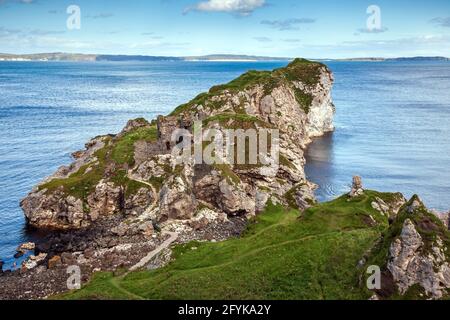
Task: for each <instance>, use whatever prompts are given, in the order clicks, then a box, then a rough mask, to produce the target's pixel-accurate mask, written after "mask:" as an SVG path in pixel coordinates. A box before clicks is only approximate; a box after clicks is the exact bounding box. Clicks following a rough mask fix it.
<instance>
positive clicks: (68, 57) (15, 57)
mask: <svg viewBox="0 0 450 320" xmlns="http://www.w3.org/2000/svg"><path fill="white" fill-rule="evenodd" d="M291 60H293V58H289V57H264V56H250V55H232V54H215V55H205V56H186V57H171V56H145V55H97V54H78V53H63V52H56V53H36V54H7V53H0V61H75V62H76V61H79V62H94V61H116V62H120V61H142V62H145V61H192V62H196V61H207V62H258V61H263V62H264V61H266V62H268V61H286V62H288V61H291ZM311 60H317V61H355V62H383V61H450V58H447V57H439V56H429V57H428V56H419V57H398V58H382V57H362V58H347V59H311Z"/></svg>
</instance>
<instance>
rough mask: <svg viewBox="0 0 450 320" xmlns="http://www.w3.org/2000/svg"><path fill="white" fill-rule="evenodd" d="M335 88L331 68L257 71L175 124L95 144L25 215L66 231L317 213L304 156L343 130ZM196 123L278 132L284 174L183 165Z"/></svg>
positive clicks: (147, 126) (41, 189)
mask: <svg viewBox="0 0 450 320" xmlns="http://www.w3.org/2000/svg"><path fill="white" fill-rule="evenodd" d="M332 83H333V77H332V74H331V72H330V71H329V70H328V69H327V67H325V66H324V65H322V64H320V63H314V62H310V61H307V60H302V59H297V60H295V61H293V62H292V63H290V64H289V65H288V66H287V67H285V68H281V69H278V70H274V71H272V72H268V71H250V72H248V73H246V74H244V75H242V76H241V77H239V78H237V79H235V80H233V81H231V82H230V83H228V84H226V85H221V86H216V87H213V88H211V90H210V91H209V92H207V93H203V94H201V95H199V96H197V97H196V98H195V99H193V100H192V101H190V102H189V103H187V104H184V105H182V106H180V107H178V108H177V109H176V110H175V111H174V112H173V113H172V114H171V115H170V116H167V117H162V116H161V117H159V118H158V119H157V120H154V121H153V122H151V123H150V122H148V121H146V120H145V119H136V120H132V121H130V122H129V123H128V124H127V126H126V128H125V129H124V130H123V131H122V132H121V133H119V134H118V135H114V136H113V135H108V136H101V137H97V138H95V139H93V140H92V141H90V142H89V143H88V144H87V145H86V150H84V151H80V152H76V153H75V154H74V157H75V162H74V163H72V164H71V165H70V166H68V167H61V168H60V169H59V170H58V171H57V172H56V173H55V174H54V175H53V176H51V177H49V178H48V179H46V180H45V181H44V182H42V183H41V184H40V185H39V186H37V187H36V188H35V189H34V190H33V191H32V192H31V193H30V194H29V195H28V196H27V197H26V198H25V199H24V200H23V201H22V202H21V206H22V208H23V210H24V212H25V215H26V217H27V219H28V222H29V223H30V225H32V226H34V227H37V228H44V229H59V230H63V229H80V228H86V227H89V226H90V225H91V224H92V223H93V222H95V221H97V220H99V219H102V218H103V217H108V216H111V215H114V214H122V215H125V216H127V217H130V218H136V217H139V218H140V221H141V222H142V221H149V220H151V221H154V222H155V221H156V222H158V223H163V222H166V223H167V221H174V220H180V221H183V223H185V224H186V223H188V221H190V220H192V219H195V217H196V216H198V214H199V213H200V212H201V211H202V210H204V209H205V208H207V209H209V210H212V211H213V212H215V214H214V215H215V216H224V215H226V216H246V217H250V216H253V215H255V213H256V212H258V211H261V210H263V209H264V207H265V204H266V203H267V201H268V200H269V199H271V200H272V201H273V202H275V203H284V204H287V203H288V202H289V201H294V202H296V203H298V204H299V205H301V206H302V207H307V206H308V204H311V203H313V202H314V197H313V194H312V189H313V187H314V186H313V185H312V184H311V183H309V182H308V181H307V180H306V178H305V173H304V169H303V166H304V163H305V160H304V157H303V150H304V149H305V147H306V146H307V144H308V143H309V142H310V141H311V138H312V137H315V136H320V135H322V134H323V133H325V132H327V131H331V130H333V114H334V106H333V103H332V100H331V87H332ZM195 123H201V125H202V126H203V130H204V132H205V131H207V130H208V129H212V128H215V129H216V130H219V131H222V132H223V133H225V132H224V131H225V130H227V129H243V130H248V129H255V131H256V130H258V131H257V132H259V130H261V129H267V130H269V129H278V130H279V165H277V166H276V167H274V166H273V165H264V164H261V163H259V162H258V163H253V164H249V163H247V162H246V163H243V164H235V163H220V164H218V163H213V164H206V163H195V164H192V163H189V162H185V163H178V162H177V159H176V156H174V153H173V148H174V147H175V144H174V142H173V141H172V134H173V133H174V131H175V130H177V129H184V130H186V131H188V132H190V133H192V132H193V130H194V129H193V128H194V124H195ZM258 138H259V137H258ZM250 147H251V146H249V145H248V144H247V145H246V146H245V148H246V151H245V153H246V154H248V152H249V148H250Z"/></svg>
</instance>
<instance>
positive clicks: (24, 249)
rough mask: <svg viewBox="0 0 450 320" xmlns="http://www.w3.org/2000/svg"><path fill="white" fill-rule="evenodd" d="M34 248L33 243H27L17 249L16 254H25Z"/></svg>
mask: <svg viewBox="0 0 450 320" xmlns="http://www.w3.org/2000/svg"><path fill="white" fill-rule="evenodd" d="M35 248H36V244H35V243H33V242H27V243H22V244H21V245H20V246H19V247H18V248H17V252H23V253H25V252H27V251H31V250H34V249H35Z"/></svg>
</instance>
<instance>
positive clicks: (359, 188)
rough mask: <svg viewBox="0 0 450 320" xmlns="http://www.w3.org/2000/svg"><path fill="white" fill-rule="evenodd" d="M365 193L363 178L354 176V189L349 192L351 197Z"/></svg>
mask: <svg viewBox="0 0 450 320" xmlns="http://www.w3.org/2000/svg"><path fill="white" fill-rule="evenodd" d="M363 193H364V189H363V185H362V179H361V177H359V176H354V177H353V183H352V190H351V191H350V193H349V196H350V197H351V198H354V197H358V196H360V195H362V194H363Z"/></svg>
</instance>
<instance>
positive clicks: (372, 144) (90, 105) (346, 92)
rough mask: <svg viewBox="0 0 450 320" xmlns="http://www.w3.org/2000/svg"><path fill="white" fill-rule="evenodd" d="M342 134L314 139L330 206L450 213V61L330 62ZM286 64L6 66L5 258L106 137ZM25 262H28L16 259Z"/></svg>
mask: <svg viewBox="0 0 450 320" xmlns="http://www.w3.org/2000/svg"><path fill="white" fill-rule="evenodd" d="M328 64H329V66H330V68H331V69H332V70H333V71H334V73H335V78H336V85H335V88H334V92H333V95H334V100H335V104H336V107H337V115H336V127H337V128H336V132H335V133H334V134H332V135H329V136H327V137H324V138H320V139H317V140H315V141H314V143H313V144H312V145H311V147H310V149H309V152H308V164H307V174H308V176H309V178H310V179H311V180H312V181H314V182H316V183H318V184H319V185H320V189H319V190H318V196H319V198H320V199H321V200H327V199H331V198H333V197H335V196H336V195H339V194H341V193H343V192H345V191H347V190H348V186H349V183H350V181H351V177H352V176H353V175H355V174H360V175H361V176H363V179H364V182H365V184H366V186H367V187H369V188H373V189H378V190H386V191H390V190H393V191H401V192H404V193H405V194H406V195H408V196H410V195H412V194H413V193H419V194H420V195H421V196H422V197H423V199H424V200H425V202H426V203H427V204H428V205H429V206H430V207H433V208H437V209H440V210H445V209H450V184H449V181H450V170H448V168H449V167H450V127H449V125H448V124H449V123H450V63H445V62H420V63H410V62H382V63H372V62H330V63H328ZM283 65H284V63H281V62H232V63H230V62H157V63H152V62H145V63H142V62H124V63H118V62H114V63H113V62H101V63H100V62H95V63H94V62H93V63H70V62H0V132H1V135H0V155H1V156H0V190H1V191H0V259H2V260H3V261H5V262H6V267H10V266H11V264H12V263H13V262H14V259H13V255H14V253H15V249H16V248H17V246H18V244H19V243H21V242H24V241H27V240H29V239H30V237H31V238H32V237H33V235H31V234H30V233H28V232H27V230H26V229H25V224H24V222H25V221H24V217H23V213H22V211H21V209H20V207H19V202H20V200H21V199H22V198H23V197H25V196H26V194H27V193H28V192H29V191H30V190H31V188H32V187H33V186H34V185H36V184H37V183H38V182H39V181H41V180H42V179H43V178H44V177H46V176H48V175H50V174H52V173H53V172H54V171H55V170H56V169H57V168H58V167H59V166H60V165H62V164H68V163H70V161H71V158H70V154H71V153H72V152H73V151H76V150H79V149H83V147H84V143H86V142H87V141H88V140H89V139H90V138H92V137H94V136H97V135H99V134H107V133H116V132H118V131H120V130H121V129H122V128H123V126H124V125H125V124H126V122H127V120H128V119H131V118H137V117H145V118H147V119H152V118H154V117H156V116H157V115H159V114H167V113H169V112H170V111H171V110H172V109H173V108H174V107H176V106H178V105H179V104H181V103H184V102H186V101H188V100H190V99H191V98H192V97H194V96H195V95H196V94H198V93H200V92H203V91H206V90H208V89H209V88H210V87H211V86H212V85H216V84H220V83H224V82H227V81H229V80H231V79H233V78H235V77H237V76H239V75H240V74H241V73H243V72H245V71H247V70H249V69H257V70H270V69H273V68H277V67H281V66H283ZM19 262H20V261H19Z"/></svg>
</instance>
